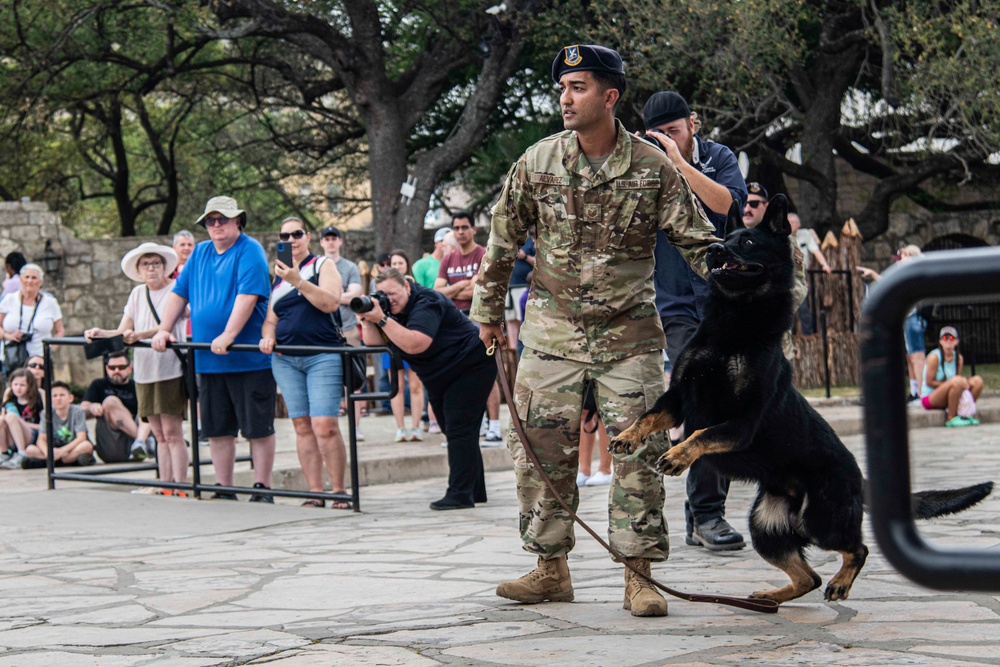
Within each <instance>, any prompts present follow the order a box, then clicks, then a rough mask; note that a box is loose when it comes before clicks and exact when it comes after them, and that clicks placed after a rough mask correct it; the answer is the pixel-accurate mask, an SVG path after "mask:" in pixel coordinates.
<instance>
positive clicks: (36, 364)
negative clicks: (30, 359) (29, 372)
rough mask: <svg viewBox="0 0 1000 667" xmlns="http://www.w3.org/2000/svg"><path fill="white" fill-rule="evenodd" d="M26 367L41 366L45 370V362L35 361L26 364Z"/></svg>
mask: <svg viewBox="0 0 1000 667" xmlns="http://www.w3.org/2000/svg"><path fill="white" fill-rule="evenodd" d="M27 367H28V368H41V369H42V370H43V371H44V370H45V364H40V363H38V362H35V363H33V364H27Z"/></svg>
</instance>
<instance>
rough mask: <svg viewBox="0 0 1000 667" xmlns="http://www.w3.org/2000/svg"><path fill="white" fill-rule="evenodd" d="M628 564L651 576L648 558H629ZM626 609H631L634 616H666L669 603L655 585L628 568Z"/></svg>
mask: <svg viewBox="0 0 1000 667" xmlns="http://www.w3.org/2000/svg"><path fill="white" fill-rule="evenodd" d="M628 562H629V564H630V565H631V566H632V567H634V568H635V569H637V570H638V571H639V572H642V573H643V574H645V575H647V576H648V575H649V559H648V558H629V559H628ZM625 609H630V610H631V611H632V615H633V616H666V615H667V601H666V600H664V599H663V596H662V595H660V592H659V591H658V590H656V587H655V586H653V584H651V583H649V581H647V580H646V579H645V578H644V577H640V576H639V575H637V574H633V572H632V570H629V569H628V568H626V569H625Z"/></svg>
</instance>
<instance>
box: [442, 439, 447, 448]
mask: <svg viewBox="0 0 1000 667" xmlns="http://www.w3.org/2000/svg"><path fill="white" fill-rule="evenodd" d="M441 447H442V448H443V449H447V448H448V441H447V440H442V441H441Z"/></svg>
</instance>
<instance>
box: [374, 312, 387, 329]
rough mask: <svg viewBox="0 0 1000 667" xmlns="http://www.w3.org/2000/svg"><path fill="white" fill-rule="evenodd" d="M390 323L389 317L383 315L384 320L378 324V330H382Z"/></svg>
mask: <svg viewBox="0 0 1000 667" xmlns="http://www.w3.org/2000/svg"><path fill="white" fill-rule="evenodd" d="M388 321H389V316H388V315H383V316H382V319H380V320H379V321H378V322H377V323H376V324H377V325H378V328H379V329H381V328H382V327H384V326H385V323H386V322H388Z"/></svg>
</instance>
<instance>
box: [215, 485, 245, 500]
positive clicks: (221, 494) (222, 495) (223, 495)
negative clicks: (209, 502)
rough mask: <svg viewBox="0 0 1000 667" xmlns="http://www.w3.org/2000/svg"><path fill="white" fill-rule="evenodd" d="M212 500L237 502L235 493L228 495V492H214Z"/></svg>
mask: <svg viewBox="0 0 1000 667" xmlns="http://www.w3.org/2000/svg"><path fill="white" fill-rule="evenodd" d="M216 486H222V485H221V484H216ZM212 499H213V500H239V498H237V497H236V494H235V493H229V492H228V491H216V492H215V493H213V494H212Z"/></svg>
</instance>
